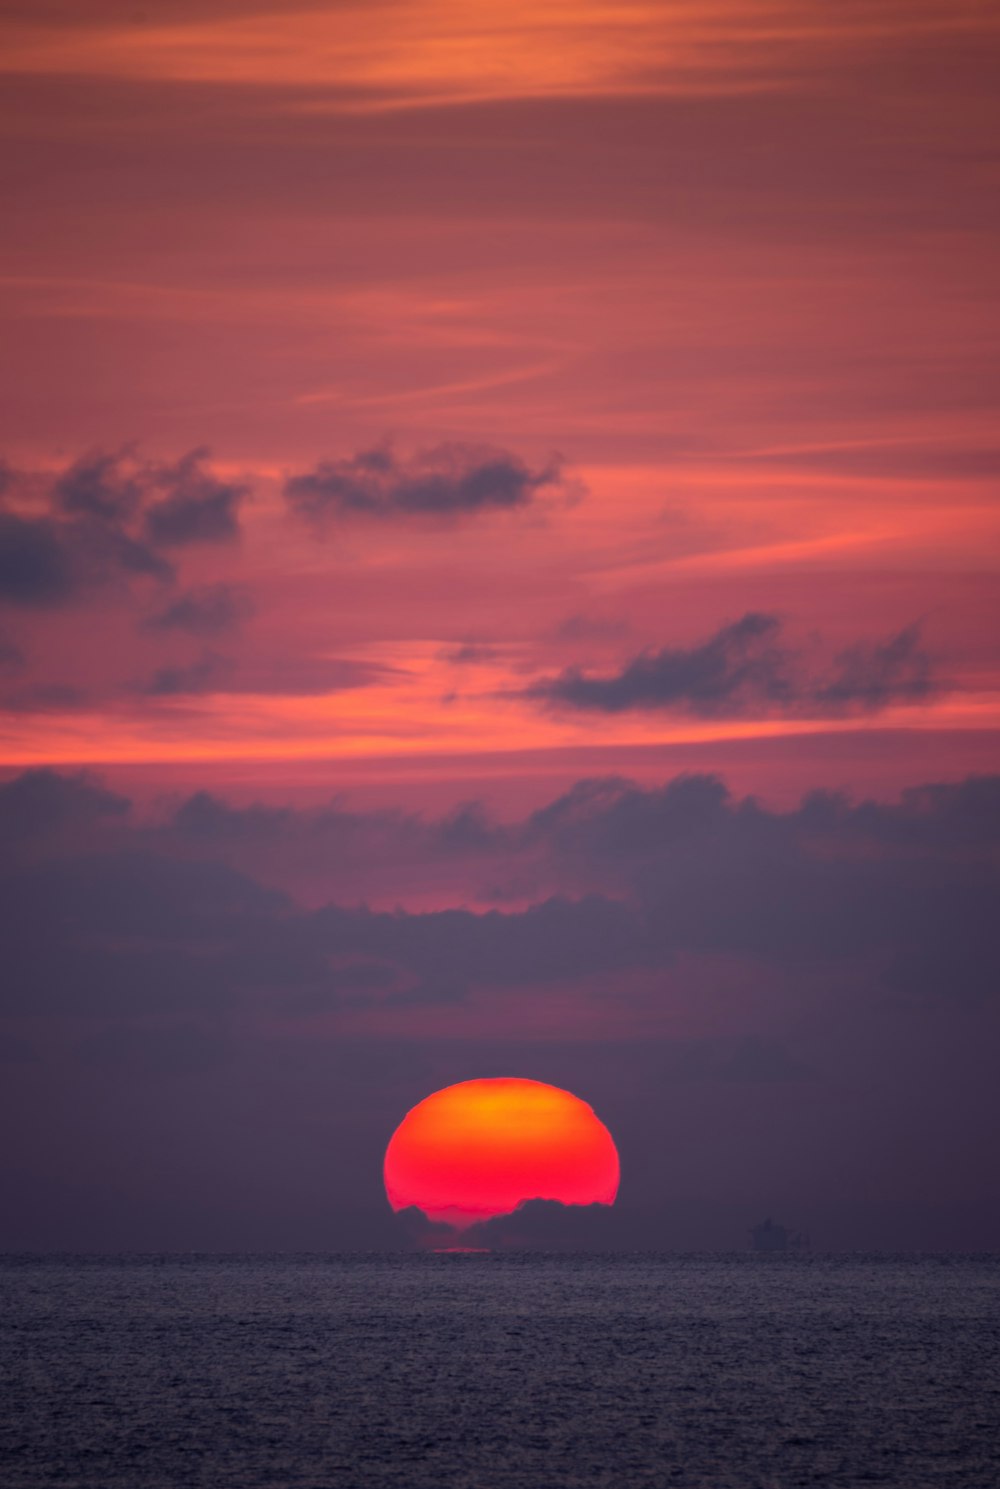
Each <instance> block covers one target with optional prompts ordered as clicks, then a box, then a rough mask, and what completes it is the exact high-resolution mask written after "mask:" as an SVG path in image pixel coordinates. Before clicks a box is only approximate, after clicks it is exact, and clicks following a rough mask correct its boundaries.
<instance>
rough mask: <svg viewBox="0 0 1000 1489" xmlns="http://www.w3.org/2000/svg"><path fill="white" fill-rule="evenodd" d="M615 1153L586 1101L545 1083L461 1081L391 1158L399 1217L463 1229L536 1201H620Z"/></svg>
mask: <svg viewBox="0 0 1000 1489" xmlns="http://www.w3.org/2000/svg"><path fill="white" fill-rule="evenodd" d="M618 1179H619V1164H618V1151H617V1149H616V1148H615V1144H614V1140H613V1139H612V1136H611V1134H610V1132H609V1131H608V1129H607V1128H606V1127H605V1125H604V1123H603V1122H602V1121H601V1120H600V1118H599V1117H597V1116H595V1114H594V1112H593V1111H592V1110H591V1108H590V1107H589V1106H588V1105H587V1103H586V1102H585V1101H581V1100H580V1099H579V1098H578V1097H576V1096H573V1095H571V1094H570V1092H569V1091H563V1090H560V1089H559V1087H558V1086H549V1085H545V1084H544V1083H543V1082H541V1081H529V1080H520V1079H517V1078H514V1077H510V1078H508V1077H504V1078H501V1079H494V1080H474V1081H462V1082H461V1083H460V1084H459V1085H456V1086H448V1087H446V1088H445V1089H444V1090H443V1091H435V1093H434V1094H433V1095H432V1096H428V1097H427V1098H426V1099H425V1100H424V1101H421V1102H420V1103H419V1105H417V1106H415V1107H414V1108H413V1110H412V1111H410V1112H408V1113H407V1114H406V1116H405V1117H404V1118H403V1120H402V1122H401V1123H400V1124H399V1126H398V1127H397V1128H396V1131H395V1132H394V1133H393V1135H392V1140H391V1141H390V1143H389V1146H388V1148H387V1150H386V1155H385V1189H386V1194H387V1195H388V1197H389V1203H390V1204H391V1205H392V1207H393V1209H394V1210H404V1209H407V1208H408V1207H410V1206H416V1207H417V1208H418V1209H420V1210H422V1211H423V1212H424V1214H425V1215H427V1216H428V1218H429V1219H431V1220H435V1221H445V1222H447V1223H448V1224H451V1225H458V1226H465V1225H471V1224H474V1223H475V1222H476V1221H477V1220H488V1219H490V1218H491V1217H493V1216H494V1215H509V1214H510V1213H511V1212H512V1211H513V1210H515V1209H516V1208H517V1207H518V1205H520V1204H522V1203H524V1202H525V1201H526V1200H531V1199H549V1200H559V1201H561V1202H562V1203H563V1204H565V1205H590V1204H604V1205H610V1204H613V1203H614V1200H615V1196H616V1195H617V1193H618Z"/></svg>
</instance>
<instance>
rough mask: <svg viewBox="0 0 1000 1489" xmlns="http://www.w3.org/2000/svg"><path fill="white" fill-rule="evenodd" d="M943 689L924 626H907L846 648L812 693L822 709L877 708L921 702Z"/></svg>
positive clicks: (863, 710) (857, 710)
mask: <svg viewBox="0 0 1000 1489" xmlns="http://www.w3.org/2000/svg"><path fill="white" fill-rule="evenodd" d="M937 691H938V688H937V685H936V683H935V680H934V676H933V670H932V666H931V659H930V657H929V656H928V654H927V652H926V651H924V649H923V647H922V646H921V643H920V627H919V626H916V625H912V626H907V627H906V628H905V629H904V630H902V631H900V632H898V634H897V635H895V636H891V637H890V638H889V640H888V641H884V642H881V643H879V642H876V643H874V644H872V643H866V642H860V643H859V644H858V645H857V646H852V647H850V648H849V649H848V650H847V651H844V652H841V654H840V656H839V657H838V658H837V666H836V670H835V671H834V673H833V674H832V675H831V676H830V677H829V678H828V679H827V680H826V681H825V682H821V683H820V684H818V685H817V686H816V687H815V689H814V692H813V698H814V700H815V702H816V703H817V704H818V705H819V708H820V709H821V710H822V711H823V712H830V713H850V712H863V713H875V712H877V711H878V710H879V709H882V708H887V707H888V706H889V705H890V704H892V703H921V702H923V700H924V699H925V698H930V697H932V696H933V695H934V693H936V692H937Z"/></svg>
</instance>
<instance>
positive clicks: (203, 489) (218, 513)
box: [144, 449, 249, 548]
mask: <svg viewBox="0 0 1000 1489" xmlns="http://www.w3.org/2000/svg"><path fill="white" fill-rule="evenodd" d="M207 454H208V452H207V450H204V449H198V450H192V451H191V452H190V454H188V455H184V456H183V457H182V458H181V459H180V460H178V461H177V463H176V465H172V466H162V467H160V468H159V469H157V470H156V471H155V472H154V473H153V475H152V482H153V484H154V485H155V486H157V487H159V488H160V489H162V490H163V491H164V492H165V495H164V496H162V497H161V498H160V500H158V501H155V502H153V503H152V504H151V505H150V506H148V507H147V508H146V511H145V516H144V528H145V532H146V536H147V537H148V539H149V541H150V542H151V543H153V544H154V545H156V546H158V547H164V548H180V547H186V546H188V545H190V544H193V543H228V542H232V541H233V539H235V538H236V537H237V536H238V534H239V520H238V514H239V507H240V504H241V503H242V501H243V500H244V498H245V497H246V496H247V494H248V492H249V487H248V486H246V485H244V484H243V483H241V482H229V481H222V480H220V479H219V477H218V476H216V475H214V474H213V473H212V472H211V471H210V470H208V469H207V468H206V466H205V459H206V457H207Z"/></svg>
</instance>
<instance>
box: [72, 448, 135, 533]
mask: <svg viewBox="0 0 1000 1489" xmlns="http://www.w3.org/2000/svg"><path fill="white" fill-rule="evenodd" d="M146 484H147V481H146V472H145V471H144V469H143V467H142V466H141V465H139V463H138V462H137V461H136V460H135V458H134V456H133V452H132V451H131V450H129V449H124V450H119V451H117V452H109V451H102V450H92V451H90V452H89V453H88V454H86V455H82V456H80V458H79V459H78V460H76V461H74V462H73V464H72V465H70V466H68V467H67V468H66V470H65V471H63V473H62V475H61V476H60V477H59V478H58V480H57V481H56V482H55V484H54V486H53V496H54V498H55V503H56V505H57V506H58V507H59V508H61V509H62V510H63V511H65V512H68V513H69V514H70V515H71V516H76V517H92V518H96V519H98V520H99V521H102V522H111V523H115V524H119V523H122V522H125V521H127V520H128V518H130V517H131V516H132V515H133V514H134V513H135V511H136V510H137V508H138V507H139V506H140V504H141V503H142V501H143V499H144V497H145V493H146Z"/></svg>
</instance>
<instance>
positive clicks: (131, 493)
mask: <svg viewBox="0 0 1000 1489" xmlns="http://www.w3.org/2000/svg"><path fill="white" fill-rule="evenodd" d="M205 461H206V451H204V450H200V449H199V450H193V451H191V452H190V453H189V454H187V455H185V456H183V457H182V458H181V459H180V460H178V461H177V462H176V463H175V464H173V465H157V464H155V463H152V462H144V461H141V460H140V459H139V458H138V456H137V455H136V454H135V452H134V451H133V450H132V449H131V448H130V447H126V448H124V449H121V450H117V451H111V452H108V451H101V450H96V451H90V452H89V453H87V454H85V455H82V456H81V457H80V458H79V459H78V460H76V461H74V462H72V463H71V464H70V465H68V466H67V467H66V469H65V470H64V471H62V472H61V473H60V474H59V475H57V476H56V477H55V478H53V479H49V478H47V477H42V476H41V475H39V474H38V473H35V474H34V475H30V474H25V473H23V472H21V473H16V472H11V471H10V470H9V469H8V468H6V467H5V468H4V481H3V495H4V502H5V505H4V508H3V509H2V510H0V602H3V601H6V602H7V603H8V604H11V605H17V606H21V607H35V608H40V607H44V606H58V605H63V604H65V603H67V602H69V601H72V600H75V599H78V598H80V597H81V596H82V595H84V594H85V593H86V592H87V591H88V590H90V589H93V588H95V587H98V586H100V585H104V584H108V583H110V582H113V581H119V582H120V581H125V582H128V581H129V580H131V579H132V578H135V577H147V578H153V579H156V580H159V581H161V582H167V581H170V580H172V579H173V578H174V568H173V565H172V564H171V562H170V561H169V560H168V559H167V558H166V557H165V556H164V555H163V553H161V552H160V551H159V550H160V549H163V548H167V549H170V548H181V547H185V546H189V545H192V544H197V543H219V542H228V541H231V540H232V539H234V538H235V537H236V536H237V535H238V532H239V521H238V514H239V507H240V504H241V502H242V501H243V499H244V498H245V496H246V495H247V492H248V487H247V486H245V485H243V484H241V483H237V482H226V481H223V480H221V479H220V478H219V477H218V476H216V475H215V474H213V472H212V471H211V470H210V469H209V468H208V467H207V465H206V464H205ZM12 493H13V495H12ZM15 498H17V499H15ZM236 603H237V602H236V601H235V599H234V601H233V606H232V607H231V610H232V611H235V608H236ZM164 614H165V615H167V616H168V617H170V618H168V619H165V620H164V621H163V624H164V625H169V624H174V625H176V626H178V627H182V626H183V624H184V623H185V622H186V623H187V625H188V627H189V628H194V627H195V626H197V625H198V624H199V623H200V624H201V625H202V628H203V630H204V631H207V630H208V629H210V628H211V627H212V625H213V623H214V624H215V625H216V627H217V628H221V627H222V626H223V625H224V624H225V623H226V619H227V616H226V612H225V602H224V601H223V599H222V598H221V594H220V593H216V594H214V595H202V596H201V597H200V600H199V598H198V597H195V598H191V599H190V603H189V605H188V607H187V608H185V607H184V606H183V605H182V603H181V601H178V608H177V610H176V611H175V612H174V614H173V615H172V617H171V616H170V612H169V610H168V611H167V612H164Z"/></svg>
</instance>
